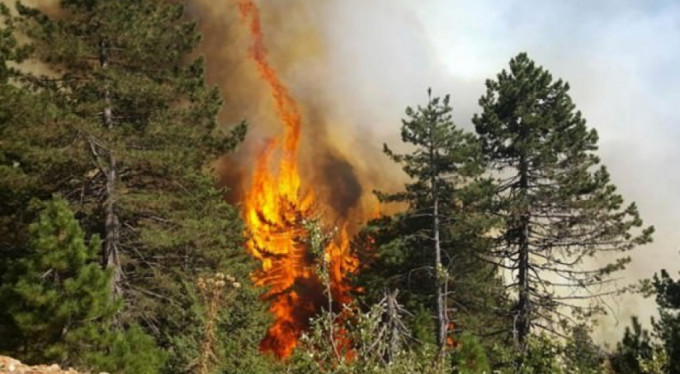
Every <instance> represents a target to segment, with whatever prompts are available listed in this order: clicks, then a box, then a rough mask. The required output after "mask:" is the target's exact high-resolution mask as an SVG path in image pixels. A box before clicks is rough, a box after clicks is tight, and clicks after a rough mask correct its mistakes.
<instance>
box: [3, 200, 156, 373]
mask: <svg viewBox="0 0 680 374" xmlns="http://www.w3.org/2000/svg"><path fill="white" fill-rule="evenodd" d="M29 233H30V239H29V242H28V246H27V248H25V251H24V253H22V255H21V257H20V258H19V259H17V260H15V261H13V262H12V264H11V265H12V266H11V271H10V272H8V273H5V274H4V275H3V282H2V286H1V287H0V300H2V304H3V305H5V307H4V309H5V310H4V312H3V313H4V316H3V318H6V319H8V321H5V323H3V324H2V330H0V335H1V336H3V339H2V342H0V351H7V352H9V353H10V354H12V355H14V356H16V357H18V358H21V359H22V360H24V361H26V362H29V363H45V362H57V363H60V364H62V365H64V366H72V365H73V366H77V367H80V368H84V369H90V368H93V367H96V368H102V369H103V367H101V366H92V365H93V364H96V363H97V361H100V360H101V359H102V358H103V357H106V356H109V355H111V353H110V352H109V343H111V342H112V341H115V340H120V342H119V344H118V346H120V347H127V346H128V344H129V343H130V342H129V341H127V339H125V338H126V337H127V335H126V334H119V333H115V332H112V330H111V329H110V327H111V323H112V320H113V316H114V314H115V313H116V311H117V310H118V308H119V303H114V302H112V301H111V300H110V298H109V295H108V283H109V279H110V278H111V274H110V273H109V272H107V271H104V270H102V269H101V268H100V266H99V264H98V262H97V254H98V253H99V249H100V246H101V242H100V240H99V238H98V237H96V236H94V237H92V238H90V239H89V240H87V241H86V240H85V236H84V233H83V231H82V229H81V228H80V225H79V224H78V221H77V220H76V219H75V218H74V217H73V213H72V212H71V211H70V209H69V208H68V206H67V203H66V202H65V201H64V200H62V199H59V198H57V199H54V200H53V201H50V202H48V203H47V204H46V206H45V208H44V209H43V210H42V212H41V213H40V217H39V219H38V221H37V222H35V223H33V224H32V225H31V226H30V228H29ZM147 339H148V337H147ZM135 348H136V354H137V355H138V356H129V357H126V358H122V359H120V360H118V361H117V362H116V363H115V364H113V365H108V366H107V367H106V369H108V370H111V371H116V372H120V371H119V370H118V369H119V368H121V367H123V366H124V367H129V368H135V369H140V368H142V367H146V366H147V365H153V364H154V363H155V367H153V366H152V367H148V369H149V370H143V371H142V372H147V373H149V372H156V371H157V370H158V366H159V365H160V363H161V362H162V361H161V359H160V353H159V352H157V351H155V348H154V346H153V344H145V345H144V346H140V347H135ZM114 349H115V348H114ZM139 357H143V358H144V359H145V361H146V362H144V363H143V364H142V365H141V366H140V361H139V359H138V358H139ZM137 372H140V371H139V370H137Z"/></svg>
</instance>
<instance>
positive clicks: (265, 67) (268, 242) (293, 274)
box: [238, 0, 358, 358]
mask: <svg viewBox="0 0 680 374" xmlns="http://www.w3.org/2000/svg"><path fill="white" fill-rule="evenodd" d="M238 6H239V11H240V14H241V17H242V19H243V21H244V22H246V23H247V25H248V28H249V31H250V37H251V42H252V44H251V47H250V57H251V59H252V60H253V62H254V63H255V64H256V67H257V69H258V71H259V74H260V77H261V79H262V80H263V81H264V82H265V83H266V84H267V86H268V88H269V90H270V92H271V96H272V98H273V100H274V104H275V107H276V111H277V113H278V116H279V118H280V122H281V125H282V126H283V134H282V135H281V136H279V137H275V138H272V139H270V140H269V141H268V142H267V145H266V146H265V147H264V149H263V150H262V151H261V152H260V154H259V155H258V157H257V162H256V166H255V170H254V172H253V175H252V180H251V184H250V187H249V190H248V191H247V192H246V193H245V199H244V207H243V215H244V218H245V221H246V224H247V226H248V229H249V232H250V240H249V242H248V243H247V247H248V250H249V252H250V253H251V254H252V256H254V257H255V258H256V259H257V260H258V261H260V263H261V268H260V269H259V270H258V271H256V272H255V273H254V274H253V279H254V281H255V284H256V285H258V286H262V287H267V288H268V291H267V293H266V294H265V297H266V299H267V300H269V301H270V308H269V309H270V311H271V312H272V313H273V315H274V317H275V321H274V324H273V325H272V326H271V327H270V328H269V330H268V332H267V335H266V336H265V338H264V339H263V341H262V343H261V349H262V350H263V351H265V352H271V353H274V354H275V355H276V356H277V357H279V358H285V357H288V356H289V355H290V354H291V352H292V350H293V349H294V348H295V346H296V344H297V341H298V339H299V337H300V335H301V334H302V332H303V331H304V330H305V328H306V327H307V325H308V323H309V318H310V317H312V316H313V315H314V313H315V312H317V311H318V310H320V308H321V307H322V305H327V302H328V299H327V296H326V295H325V294H324V286H323V285H322V282H321V280H320V279H319V277H318V275H317V273H316V264H315V260H314V258H313V256H312V254H311V253H309V249H308V248H307V246H306V245H305V244H304V243H303V242H302V241H301V238H304V236H305V234H306V230H305V228H304V227H303V225H302V222H303V220H304V219H305V218H310V217H312V216H313V210H314V208H315V207H316V206H317V204H318V203H317V202H316V200H315V197H314V191H313V190H312V189H311V188H305V187H303V185H302V182H301V177H300V173H299V168H298V161H297V158H298V150H299V146H300V136H301V124H302V118H301V115H300V111H299V108H298V104H297V103H296V101H295V100H294V99H293V97H292V96H291V94H290V93H289V91H288V89H287V88H286V86H285V85H284V84H283V83H282V81H281V80H280V79H279V77H278V76H277V72H276V70H275V69H274V68H273V67H272V66H271V65H270V64H269V61H268V56H267V49H266V47H265V45H264V41H263V33H262V28H261V24H260V17H259V9H258V7H257V6H256V5H255V3H253V2H252V1H250V0H242V1H239V4H238ZM323 256H325V259H326V261H328V263H329V278H330V283H331V294H332V297H333V301H334V303H335V304H336V305H341V304H344V303H346V302H348V301H350V300H351V297H350V295H349V292H350V290H351V287H350V286H349V284H348V281H347V275H348V274H351V273H353V272H354V271H356V269H357V267H358V260H357V259H356V258H355V257H354V256H352V254H351V253H350V250H349V233H348V229H347V225H346V224H343V225H341V227H340V230H339V233H338V235H337V237H336V238H335V239H334V241H332V242H331V243H330V244H329V245H328V246H327V248H326V249H325V251H324V254H323Z"/></svg>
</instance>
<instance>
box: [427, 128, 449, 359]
mask: <svg viewBox="0 0 680 374" xmlns="http://www.w3.org/2000/svg"><path fill="white" fill-rule="evenodd" d="M432 141H433V139H430V142H432ZM433 148H434V147H433V145H432V143H431V145H430V164H431V167H432V174H431V177H430V184H431V188H432V200H433V202H432V204H433V206H432V232H433V240H434V256H435V263H434V269H435V289H436V290H435V292H436V298H437V305H436V308H437V346H438V347H439V353H438V357H439V359H440V360H441V359H443V358H444V357H445V356H446V349H445V348H446V333H447V327H448V317H447V311H446V293H445V291H444V285H445V283H446V281H447V278H448V276H447V273H446V271H445V269H444V266H443V264H442V250H441V241H440V237H439V191H438V186H437V176H438V175H437V171H436V170H435V169H436V157H435V153H434V149H433Z"/></svg>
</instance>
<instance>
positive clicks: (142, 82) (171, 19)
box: [0, 0, 267, 372]
mask: <svg viewBox="0 0 680 374" xmlns="http://www.w3.org/2000/svg"><path fill="white" fill-rule="evenodd" d="M18 10H19V14H20V16H19V17H17V18H14V19H11V22H12V24H11V27H12V28H13V29H12V31H14V29H16V30H19V31H21V32H22V33H23V34H24V35H26V36H28V38H29V41H30V43H31V44H30V47H26V48H25V49H22V51H24V50H25V51H31V52H32V55H31V57H32V58H34V59H36V60H38V61H39V62H42V63H43V64H44V66H45V69H43V72H44V74H42V75H36V74H28V73H23V74H21V75H16V76H15V78H14V81H15V83H18V84H20V87H17V86H11V87H10V86H8V87H9V89H8V90H0V95H2V97H1V99H3V100H0V119H1V120H2V121H1V122H0V137H2V139H3V142H2V143H1V148H0V177H1V178H0V198H1V200H2V201H1V202H0V204H1V205H0V254H1V255H0V270H3V269H6V268H8V267H9V265H8V264H4V262H5V260H6V259H7V258H12V257H15V256H16V253H18V252H20V251H21V248H22V246H23V243H25V242H26V241H27V240H28V236H29V233H28V230H27V229H26V227H27V223H28V222H29V221H30V220H31V219H32V214H31V211H30V210H26V209H25V207H26V206H28V205H29V202H30V201H31V200H35V201H39V200H45V199H48V198H49V196H51V195H52V194H53V193H60V194H61V195H62V196H64V197H65V198H66V199H67V200H68V201H70V202H71V208H72V209H73V210H74V212H75V213H76V215H77V216H78V217H79V218H80V220H81V225H82V228H83V229H84V230H85V231H86V232H87V233H89V234H99V236H100V237H102V238H107V235H108V234H110V233H111V232H112V231H111V227H112V225H115V226H116V227H117V230H116V231H115V233H114V235H112V236H111V238H110V240H108V241H107V240H105V241H104V245H102V247H101V248H100V249H99V252H100V255H99V258H100V259H102V258H103V259H102V260H101V261H102V265H105V266H108V267H111V269H112V270H113V271H115V273H114V274H116V276H115V277H114V278H112V282H113V284H114V286H115V287H114V288H113V289H116V290H120V292H119V296H120V300H121V302H122V304H123V305H122V310H121V311H120V312H119V313H118V315H117V316H116V320H117V322H118V323H119V324H121V325H123V326H135V325H139V326H141V328H142V329H143V330H144V331H146V332H147V333H150V334H152V335H153V337H154V338H155V341H156V342H157V343H158V344H159V345H160V346H161V347H162V348H163V349H164V350H166V351H168V352H169V355H168V361H167V370H168V371H171V372H176V371H177V370H180V371H181V370H188V369H187V368H189V367H190V361H191V360H192V359H193V358H195V357H196V356H195V355H194V353H195V352H196V350H197V349H198V348H197V344H199V342H200V338H201V336H202V335H201V331H200V323H197V322H200V318H201V317H200V315H201V313H200V311H199V309H200V306H197V299H196V297H195V293H193V292H192V289H193V283H194V282H195V280H196V279H197V278H198V276H199V275H201V274H205V273H215V272H224V273H230V274H234V275H235V276H237V277H238V278H239V279H244V280H246V279H248V274H249V273H250V271H251V270H252V266H253V264H252V262H251V261H250V260H249V258H248V257H247V254H246V253H245V251H243V241H244V238H243V235H242V233H243V232H244V228H243V225H242V223H241V220H240V218H239V216H238V212H237V210H236V209H235V208H234V207H232V206H230V205H228V204H226V203H225V202H223V196H224V193H225V191H224V190H221V189H218V188H216V187H215V186H216V184H217V181H216V179H215V178H214V175H213V164H214V162H215V161H216V160H217V158H218V157H219V156H222V155H223V154H224V152H226V151H229V150H231V149H233V148H234V147H235V146H236V144H237V143H238V142H239V141H240V140H241V139H242V138H243V136H244V133H245V124H241V125H238V126H236V127H234V128H233V130H232V131H230V132H228V133H225V132H224V131H223V128H221V127H219V126H218V124H217V122H216V116H217V113H218V111H219V109H220V105H221V99H220V96H219V93H218V92H217V90H216V89H215V88H213V87H208V86H206V84H205V83H204V67H203V60H202V59H201V58H194V57H192V56H193V50H194V48H195V46H196V44H197V42H198V40H199V35H198V33H197V28H196V24H195V23H194V22H190V21H187V17H186V15H185V13H184V7H183V6H182V5H178V4H169V3H168V2H165V1H160V0H143V1H137V0H123V1H115V2H111V1H102V0H91V1H77V0H65V1H62V2H60V12H59V16H58V17H56V18H53V17H51V16H48V15H47V14H44V13H42V12H41V11H39V10H36V9H32V8H28V7H25V6H22V5H19V6H18ZM2 35H3V36H2V37H1V39H0V48H9V47H12V48H14V47H13V45H12V44H11V43H9V42H8V41H9V40H10V39H9V38H10V37H11V32H10V33H9V34H7V35H9V36H7V37H6V36H5V34H4V33H3V34H2ZM6 46H9V47H6ZM22 48H23V47H22ZM14 50H16V51H17V53H15V57H16V58H14V57H13V58H14V59H15V60H17V59H19V57H22V56H21V55H20V54H19V52H18V51H19V48H14ZM3 57H4V56H3ZM3 66H4V65H3ZM106 113H110V115H109V116H108V117H107V114H106ZM110 207H112V208H110ZM109 208H110V209H109ZM110 217H113V219H112V220H111V222H113V224H112V225H111V224H109V223H107V222H109V220H108V218H110ZM5 234H7V235H5ZM107 243H108V244H107ZM105 246H108V247H110V248H113V251H115V253H113V254H114V255H113V256H112V257H111V258H112V259H113V263H109V262H110V261H109V259H108V258H107V256H105V253H104V252H105V251H106V249H105ZM248 283H249V282H244V287H243V289H244V292H242V293H240V295H239V296H238V299H239V301H238V302H236V303H234V304H233V305H230V307H229V308H225V310H223V311H221V312H220V317H219V323H220V326H221V327H225V328H228V330H226V331H228V332H220V334H219V335H220V336H219V342H218V347H217V350H218V351H219V352H225V357H227V356H228V358H225V359H224V365H225V367H237V368H239V367H244V366H245V367H247V366H249V365H250V364H251V363H253V362H255V361H256V360H255V358H254V357H256V356H255V355H256V354H257V344H253V342H254V341H256V340H258V339H259V336H261V334H262V333H263V331H264V329H265V328H266V326H265V323H266V321H267V320H266V317H265V309H264V306H263V305H262V304H261V303H259V302H258V301H257V298H258V296H259V294H258V291H257V290H255V289H254V288H253V286H252V285H251V284H248ZM140 344H141V343H140ZM243 347H247V348H245V349H244V348H243ZM236 351H240V352H239V354H235V353H228V354H227V353H226V352H236ZM120 354H121V355H123V353H120ZM147 362H148V363H149V364H153V363H154V362H157V360H156V361H154V360H147ZM230 365H231V366H230ZM130 370H132V369H130ZM140 370H142V369H140ZM144 370H145V369H144ZM236 371H238V370H236Z"/></svg>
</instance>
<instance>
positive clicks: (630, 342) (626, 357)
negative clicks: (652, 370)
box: [610, 317, 654, 374]
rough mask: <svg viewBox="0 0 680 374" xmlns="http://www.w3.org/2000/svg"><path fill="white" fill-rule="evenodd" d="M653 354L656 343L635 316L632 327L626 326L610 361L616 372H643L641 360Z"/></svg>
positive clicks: (632, 373) (648, 358) (649, 358)
mask: <svg viewBox="0 0 680 374" xmlns="http://www.w3.org/2000/svg"><path fill="white" fill-rule="evenodd" d="M653 354H654V344H653V342H652V340H651V337H650V336H649V332H648V331H647V330H645V329H643V328H642V325H641V324H640V322H639V321H638V319H637V318H636V317H633V318H632V328H629V327H626V331H625V333H624V335H623V339H622V340H621V342H619V343H618V344H617V346H616V352H615V353H614V354H613V355H612V357H610V362H611V365H612V368H613V369H614V371H615V372H616V373H631V374H634V373H642V368H641V367H640V361H641V360H643V361H647V360H651V359H653Z"/></svg>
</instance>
